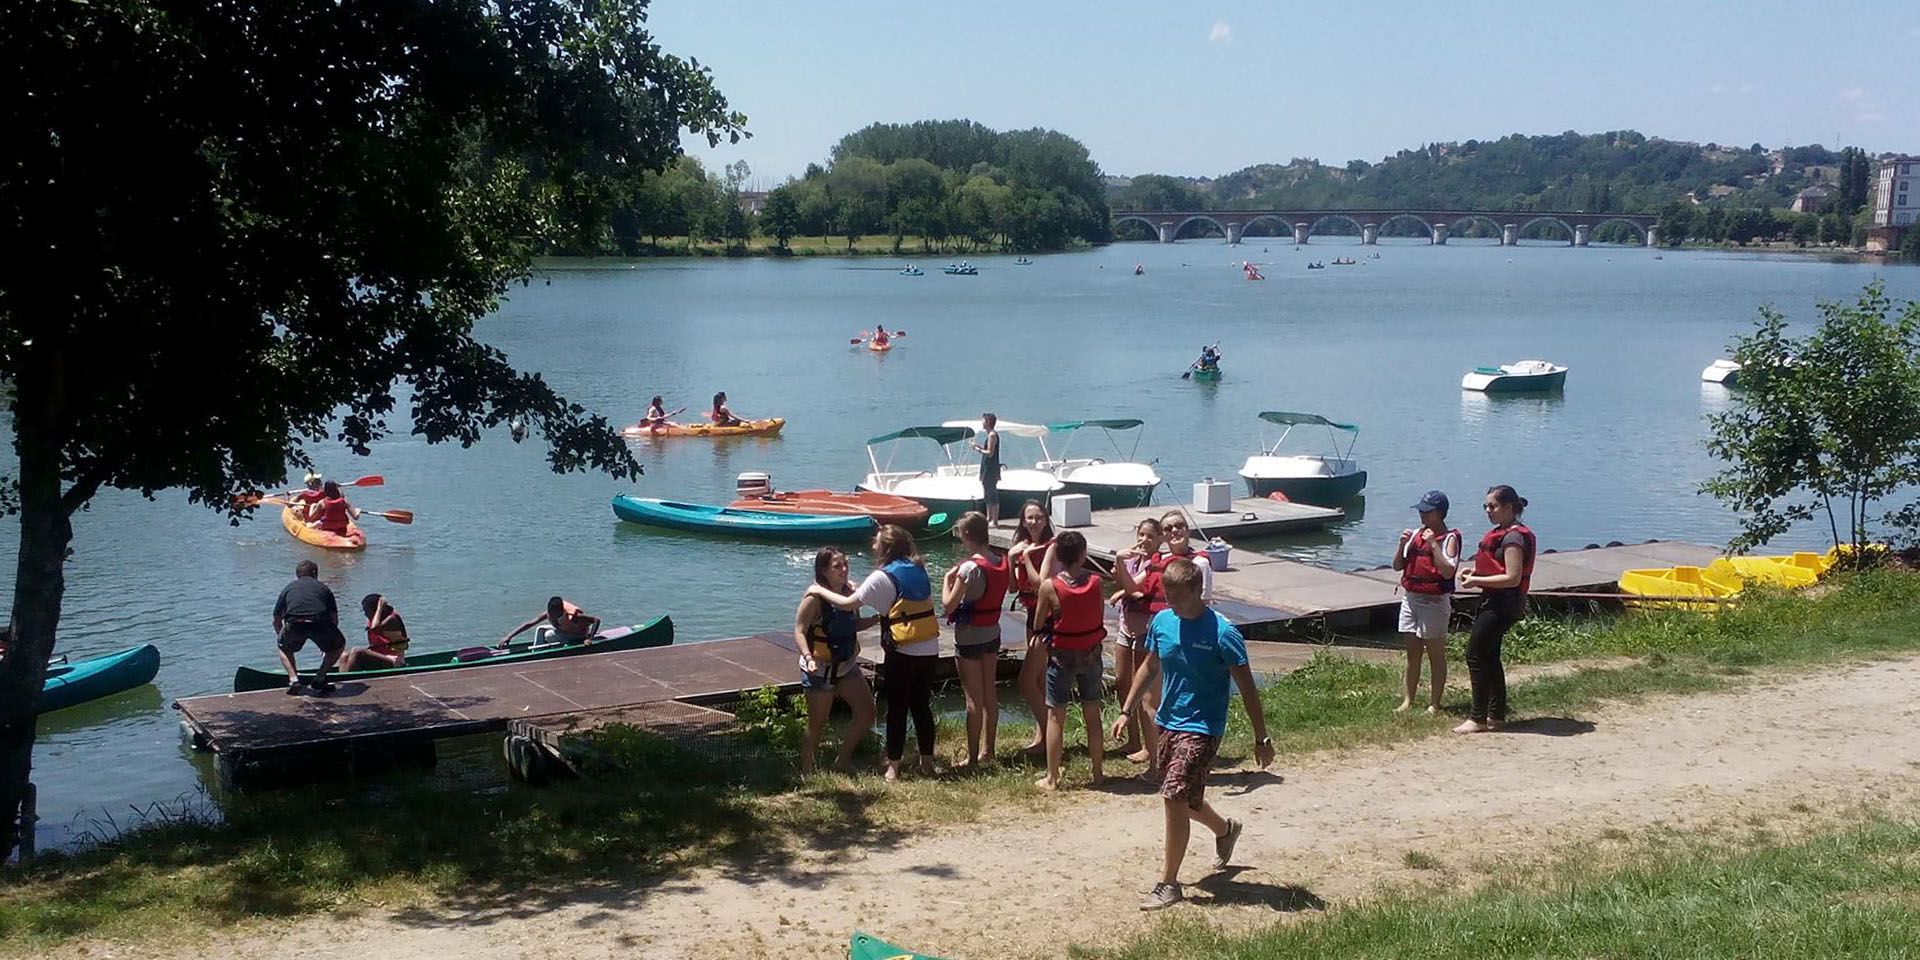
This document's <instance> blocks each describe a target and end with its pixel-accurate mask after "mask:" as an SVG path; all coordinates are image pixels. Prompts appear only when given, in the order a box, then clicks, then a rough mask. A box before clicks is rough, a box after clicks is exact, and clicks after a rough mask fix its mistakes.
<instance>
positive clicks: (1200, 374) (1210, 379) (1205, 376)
mask: <svg viewBox="0 0 1920 960" xmlns="http://www.w3.org/2000/svg"><path fill="white" fill-rule="evenodd" d="M1193 379H1195V380H1198V381H1199V382H1201V383H1218V382H1219V381H1220V368H1219V367H1212V368H1210V369H1206V370H1195V371H1194V372H1193Z"/></svg>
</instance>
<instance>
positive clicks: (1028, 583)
mask: <svg viewBox="0 0 1920 960" xmlns="http://www.w3.org/2000/svg"><path fill="white" fill-rule="evenodd" d="M1007 560H1008V561H1009V562H1011V563H1012V564H1013V586H1014V593H1015V595H1016V596H1018V597H1019V600H1020V606H1022V607H1024V608H1026V611H1027V638H1026V640H1027V645H1026V655H1025V658H1024V659H1022V660H1021V661H1020V678H1019V679H1018V680H1017V681H1015V684H1016V686H1017V687H1018V689H1019V691H1020V699H1022V700H1025V701H1026V703H1027V709H1028V710H1029V711H1031V712H1032V713H1033V742H1032V743H1029V744H1027V752H1028V753H1033V752H1035V751H1039V750H1044V749H1046V746H1047V740H1046V732H1047V698H1046V683H1047V657H1046V643H1045V638H1044V637H1042V636H1041V635H1040V633H1039V631H1038V630H1036V629H1035V626H1036V625H1035V623H1034V619H1033V610H1034V607H1035V606H1036V605H1037V604H1038V602H1039V600H1040V584H1042V583H1044V582H1046V579H1047V578H1048V577H1051V576H1053V575H1054V574H1056V573H1058V572H1060V561H1059V559H1058V558H1057V557H1055V556H1054V551H1053V518H1052V517H1049V516H1048V515H1047V508H1046V507H1044V506H1041V505H1040V501H1038V500H1028V501H1027V502H1026V503H1024V504H1021V506H1020V526H1019V527H1018V528H1017V529H1015V530H1014V531H1013V546H1012V547H1010V548H1008V550H1007Z"/></svg>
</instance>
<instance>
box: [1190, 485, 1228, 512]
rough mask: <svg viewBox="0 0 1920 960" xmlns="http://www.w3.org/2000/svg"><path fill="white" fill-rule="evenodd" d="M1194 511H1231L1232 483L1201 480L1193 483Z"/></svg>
mask: <svg viewBox="0 0 1920 960" xmlns="http://www.w3.org/2000/svg"><path fill="white" fill-rule="evenodd" d="M1193 509H1194V512H1195V513H1231V512H1233V484H1231V483H1221V482H1219V481H1216V480H1202V481H1200V482H1199V483H1196V484H1194V485H1193Z"/></svg>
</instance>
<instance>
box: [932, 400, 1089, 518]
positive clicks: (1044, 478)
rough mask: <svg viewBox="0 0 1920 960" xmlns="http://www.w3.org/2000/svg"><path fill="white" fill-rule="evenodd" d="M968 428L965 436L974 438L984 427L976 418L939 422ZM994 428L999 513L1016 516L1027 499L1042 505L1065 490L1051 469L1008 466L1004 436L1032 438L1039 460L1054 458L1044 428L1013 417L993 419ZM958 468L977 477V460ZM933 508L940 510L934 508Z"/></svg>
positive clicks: (944, 424) (1045, 504)
mask: <svg viewBox="0 0 1920 960" xmlns="http://www.w3.org/2000/svg"><path fill="white" fill-rule="evenodd" d="M941 426H944V427H953V428H958V429H962V430H966V431H968V438H969V439H972V438H977V437H979V436H980V433H981V431H983V430H984V429H985V427H983V426H982V425H981V423H980V421H978V420H948V421H947V422H946V423H943V424H941ZM993 428H994V429H995V430H997V431H999V433H1000V436H1001V438H1002V439H1001V442H1000V483H999V490H1000V516H1002V517H1009V518H1010V517H1015V516H1018V515H1019V513H1020V508H1021V507H1022V506H1024V505H1025V504H1026V502H1027V501H1028V500H1037V501H1039V502H1040V504H1041V505H1042V506H1049V505H1050V504H1051V503H1052V502H1053V495H1054V494H1056V493H1059V492H1060V491H1061V490H1064V489H1066V484H1065V483H1063V482H1062V481H1061V480H1060V478H1059V477H1057V476H1054V474H1053V472H1052V471H1050V470H1044V469H1039V468H1035V469H1031V470H1026V469H1016V468H1012V467H1009V466H1007V463H1008V461H1009V458H1008V456H1007V449H1006V440H1005V438H1006V437H1019V438H1021V439H1024V440H1032V441H1034V442H1036V443H1038V444H1039V445H1040V457H1041V460H1040V462H1044V461H1047V460H1051V459H1053V457H1052V456H1051V455H1050V454H1048V453H1047V428H1046V427H1045V426H1042V425H1040V424H1037V423H1015V422H1014V421H1012V420H995V421H994V425H993ZM957 469H960V470H965V471H970V472H971V473H972V475H973V476H974V477H975V478H976V480H977V479H978V477H979V476H980V466H979V464H977V463H971V464H960V465H957ZM934 509H936V510H937V509H939V508H938V507H935V508H934Z"/></svg>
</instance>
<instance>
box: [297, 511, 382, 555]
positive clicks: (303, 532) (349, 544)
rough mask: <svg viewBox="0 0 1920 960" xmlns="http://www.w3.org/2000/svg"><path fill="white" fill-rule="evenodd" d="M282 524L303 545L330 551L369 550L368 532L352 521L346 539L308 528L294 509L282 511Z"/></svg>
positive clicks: (348, 526)
mask: <svg viewBox="0 0 1920 960" xmlns="http://www.w3.org/2000/svg"><path fill="white" fill-rule="evenodd" d="M280 523H281V525H283V526H285V527H286V528H287V532H288V533H291V534H293V536H294V539H296V540H299V541H300V542H302V543H311V544H313V545H314V546H316V547H325V548H327V549H328V550H365V549H366V548H367V534H366V532H365V531H363V530H361V529H360V525H359V524H356V523H354V522H353V521H352V520H348V521H347V535H346V536H344V537H343V536H341V535H340V534H337V533H328V532H327V531H325V530H320V529H317V528H314V527H309V526H307V524H306V521H304V520H301V519H300V518H299V517H296V516H294V515H293V510H292V509H282V510H281V511H280Z"/></svg>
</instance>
